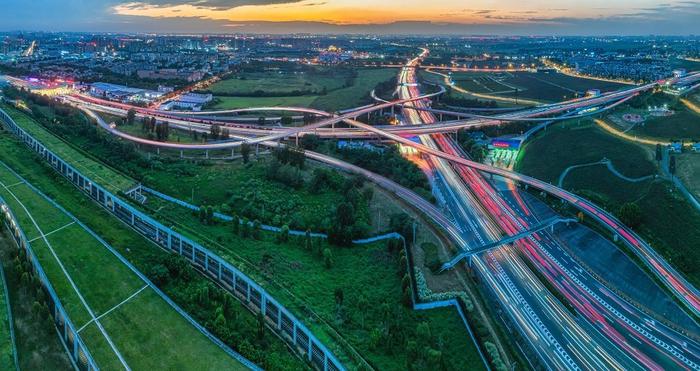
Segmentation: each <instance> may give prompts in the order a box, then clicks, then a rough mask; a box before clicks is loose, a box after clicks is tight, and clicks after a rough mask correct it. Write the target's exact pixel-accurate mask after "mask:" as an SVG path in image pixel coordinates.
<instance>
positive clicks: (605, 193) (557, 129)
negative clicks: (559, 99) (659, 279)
mask: <svg viewBox="0 0 700 371" xmlns="http://www.w3.org/2000/svg"><path fill="white" fill-rule="evenodd" d="M603 156H604V157H607V158H608V159H611V160H612V162H613V164H614V165H615V167H616V168H617V169H618V170H619V171H620V172H621V173H623V174H625V175H626V176H629V177H640V176H644V175H648V174H655V173H657V170H656V164H655V163H654V162H653V160H652V159H650V156H651V149H650V150H645V149H644V148H642V147H639V146H637V145H636V144H632V143H629V142H625V141H623V140H621V139H618V138H616V137H612V136H609V135H607V134H605V133H604V132H602V131H601V130H600V129H598V128H596V127H595V126H592V125H591V124H590V123H587V122H586V123H582V124H580V125H579V124H576V123H574V122H565V123H562V124H557V125H555V126H552V127H550V128H548V129H547V130H546V131H544V132H540V133H539V134H537V135H536V136H535V137H534V138H533V139H532V140H531V142H530V143H528V144H527V145H526V146H525V148H524V149H523V150H522V152H521V156H520V158H519V160H518V163H517V165H516V169H517V171H519V172H522V173H524V174H528V175H531V176H534V177H536V178H539V179H542V180H545V181H548V182H553V183H556V181H557V179H558V177H559V175H560V174H561V172H562V171H563V170H564V169H565V168H567V167H568V166H571V165H576V164H582V163H589V162H595V161H598V160H600V159H601V158H602V157H603ZM564 188H566V189H568V190H573V191H575V192H577V193H579V194H582V195H583V196H585V197H587V198H589V199H591V200H592V201H594V202H596V203H598V204H599V205H600V206H602V207H604V208H606V209H607V210H608V211H611V212H613V213H615V212H617V211H618V210H619V208H620V206H621V205H622V204H623V203H625V202H636V203H637V204H638V205H639V206H640V208H641V209H642V213H643V215H644V217H643V220H642V223H641V225H640V226H639V227H638V228H637V231H638V232H639V233H640V235H641V236H642V237H643V238H645V239H646V240H647V241H648V242H649V243H650V244H651V245H652V246H653V247H654V248H655V249H656V250H657V251H659V252H660V253H661V254H662V255H663V256H664V257H665V258H666V259H667V260H668V261H669V262H670V263H671V264H672V265H674V266H675V267H676V268H677V269H678V270H679V271H680V272H682V273H683V274H684V275H685V276H686V277H687V278H688V280H689V281H690V282H691V283H693V284H694V285H698V284H700V268H699V267H698V266H697V265H696V264H693V263H692V262H695V261H698V259H700V250H698V249H696V248H695V246H698V244H700V213H699V212H698V211H697V210H696V209H695V208H693V207H692V206H691V205H690V204H689V203H688V202H687V200H686V199H685V198H683V197H682V195H681V194H680V193H679V192H678V191H676V190H675V189H674V187H673V186H671V184H670V183H669V182H668V181H664V180H654V181H651V180H647V181H643V182H638V183H630V182H627V181H623V180H621V179H619V178H617V177H616V176H614V175H613V174H612V173H610V172H609V171H608V169H607V168H605V167H604V166H594V167H586V168H579V169H576V170H573V171H572V172H570V173H569V175H568V176H567V178H566V180H565V182H564Z"/></svg>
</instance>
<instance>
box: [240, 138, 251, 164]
mask: <svg viewBox="0 0 700 371" xmlns="http://www.w3.org/2000/svg"><path fill="white" fill-rule="evenodd" d="M241 156H243V163H244V164H247V163H248V159H249V158H250V144H248V143H243V144H241Z"/></svg>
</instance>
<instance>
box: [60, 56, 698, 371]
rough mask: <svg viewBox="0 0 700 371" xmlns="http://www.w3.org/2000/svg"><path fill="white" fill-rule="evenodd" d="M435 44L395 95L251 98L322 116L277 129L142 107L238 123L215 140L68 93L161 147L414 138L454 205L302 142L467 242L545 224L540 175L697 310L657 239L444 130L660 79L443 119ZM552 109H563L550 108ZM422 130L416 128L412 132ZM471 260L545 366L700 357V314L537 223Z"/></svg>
mask: <svg viewBox="0 0 700 371" xmlns="http://www.w3.org/2000/svg"><path fill="white" fill-rule="evenodd" d="M427 53H428V51H427V50H424V52H423V54H421V56H419V57H417V58H415V59H413V60H411V61H409V62H408V64H407V65H406V66H405V67H403V68H402V69H401V72H400V74H399V85H398V95H399V97H398V99H397V100H394V101H391V102H382V103H379V104H376V105H370V106H365V107H360V108H359V109H357V110H353V111H349V112H344V113H340V114H330V113H326V112H323V111H317V110H310V109H304V108H294V107H283V108H272V109H268V108H256V109H250V110H251V111H264V110H270V111H272V110H278V111H280V110H281V111H287V112H302V113H303V112H306V113H309V114H314V115H317V116H322V117H324V118H323V119H321V120H319V121H317V122H314V123H312V124H309V125H305V126H299V127H289V128H284V127H282V128H275V129H273V130H270V128H269V127H268V128H260V127H257V126H255V125H241V124H237V123H232V122H228V123H227V122H221V123H220V122H219V121H216V120H208V121H207V120H202V119H201V118H199V119H197V118H196V116H195V115H188V114H185V113H182V114H177V115H174V114H173V113H172V112H157V111H155V110H148V111H146V110H143V109H140V112H138V114H139V115H140V116H148V115H152V116H156V117H158V119H159V120H161V121H167V122H169V123H170V125H171V126H173V127H179V128H183V129H187V130H197V131H202V132H208V131H209V125H211V124H212V123H217V124H222V125H226V127H228V128H229V130H230V132H231V133H232V135H231V139H232V140H231V141H224V142H217V143H206V144H182V143H168V142H156V141H150V140H147V139H143V138H139V137H136V136H132V135H129V134H126V133H123V132H121V131H119V130H118V128H117V127H116V126H115V125H111V124H108V123H106V122H104V121H103V120H102V119H101V118H100V117H99V116H98V115H97V114H95V113H94V112H93V111H99V112H105V113H111V114H119V115H124V114H126V109H127V108H128V107H117V106H115V105H114V104H113V103H105V102H102V101H99V100H95V99H88V98H86V97H84V96H70V97H64V99H66V100H67V101H68V102H70V103H71V104H74V105H76V106H78V107H80V108H82V109H84V110H85V111H86V112H87V113H88V114H90V115H91V116H93V117H94V118H95V119H96V120H97V121H98V123H100V125H101V126H102V127H103V128H104V129H105V130H107V131H109V132H110V133H112V134H114V135H117V136H120V137H121V138H123V139H126V140H130V141H134V142H136V143H141V144H145V145H149V146H156V147H159V148H170V149H178V150H217V149H230V148H234V147H237V146H240V145H242V143H244V142H247V143H249V144H261V145H265V146H279V145H283V144H281V143H280V142H279V141H280V140H283V139H288V138H294V137H295V136H300V135H305V134H308V133H315V134H318V135H319V136H323V137H341V138H342V137H344V138H348V137H349V138H356V137H357V138H362V137H364V138H367V137H370V138H371V137H381V138H384V139H388V140H392V141H395V142H398V143H401V145H404V146H410V147H413V148H415V149H416V150H418V151H419V152H421V153H423V154H425V155H427V158H428V160H429V161H428V163H429V164H430V169H429V172H430V174H431V177H432V180H433V184H435V186H436V192H439V193H440V194H441V195H442V198H443V199H444V200H445V205H446V207H447V209H448V210H449V213H448V214H449V215H448V216H446V215H445V213H444V212H443V211H441V210H439V209H438V208H436V207H435V206H434V205H432V204H430V203H428V202H427V201H425V200H423V199H422V198H421V197H419V196H418V195H416V194H415V193H413V192H412V191H410V190H407V189H405V188H403V187H401V186H399V185H398V184H396V183H394V182H392V181H391V180H388V179H386V178H384V177H382V176H379V175H377V174H373V173H371V172H369V171H366V170H364V169H361V168H358V167H356V166H354V165H350V164H347V163H344V162H342V161H339V160H337V159H333V158H332V157H329V156H326V155H323V154H319V153H315V152H311V151H306V152H305V154H306V155H307V156H308V157H310V158H312V159H315V160H318V161H321V162H325V163H327V164H330V165H331V166H334V167H337V168H341V169H343V170H345V171H349V172H354V173H358V174H361V175H363V176H365V177H367V178H368V179H370V180H371V181H373V182H375V183H377V184H378V185H379V186H381V187H383V188H385V189H387V190H388V191H390V192H392V193H394V194H396V195H398V196H399V197H401V198H402V199H403V200H404V201H406V202H407V203H409V204H412V205H413V207H415V208H416V209H417V210H420V211H421V212H423V213H425V214H426V215H427V216H429V217H430V218H431V219H432V220H433V221H434V222H435V223H436V224H437V225H438V226H440V227H442V228H444V229H445V231H446V233H447V234H448V235H449V236H450V237H451V239H452V240H453V242H454V243H455V245H456V246H458V248H460V249H463V250H470V249H476V248H478V247H480V246H483V245H485V244H488V243H491V242H494V241H498V240H500V239H502V238H503V237H504V236H510V235H515V234H518V233H521V232H522V231H526V230H528V229H530V228H531V227H533V226H536V225H538V224H539V223H540V222H541V218H540V217H539V216H538V215H537V214H536V213H535V212H534V211H533V210H532V209H531V202H532V200H530V201H526V200H525V198H526V197H525V195H524V194H523V191H522V189H521V188H520V187H519V185H528V186H531V187H534V188H536V189H539V190H541V191H544V192H546V193H548V194H551V195H553V196H555V197H556V198H559V199H562V200H564V201H566V202H568V203H569V204H571V205H572V206H573V207H576V208H578V209H579V210H581V211H582V212H584V213H585V214H587V215H589V216H590V217H592V218H593V219H594V220H596V221H598V222H599V223H600V224H601V225H603V226H605V227H606V228H608V229H609V230H610V231H611V232H612V233H614V234H616V235H618V236H619V237H620V239H621V240H622V241H623V242H624V243H626V244H627V245H628V246H629V247H630V249H631V251H633V252H634V253H635V254H637V256H638V257H639V258H640V260H641V261H642V262H643V263H644V264H646V265H647V266H648V267H649V268H650V271H651V272H653V273H654V274H655V275H656V277H657V278H658V279H659V281H660V282H661V283H663V284H664V285H665V286H666V288H667V289H668V290H669V291H670V292H672V293H673V294H674V295H675V296H676V298H678V300H680V301H681V302H682V303H683V304H684V305H685V306H686V307H687V308H688V310H689V311H691V312H692V313H694V314H695V315H696V316H697V315H699V314H700V299H698V297H699V295H698V291H697V289H696V288H694V287H693V286H692V285H690V284H689V283H688V282H687V281H686V280H685V279H684V278H683V277H682V276H681V275H680V274H679V273H678V272H676V271H675V270H674V269H673V268H672V267H671V266H670V265H669V264H668V263H667V262H666V261H665V260H664V259H663V258H661V257H660V256H659V255H658V254H657V253H656V252H655V251H654V250H653V248H652V247H651V246H649V245H648V244H647V243H646V242H645V241H643V240H642V239H641V238H639V237H638V236H637V235H636V234H635V233H634V232H633V231H632V230H630V229H629V228H627V227H625V226H624V225H622V223H620V222H619V221H618V220H617V219H615V218H614V217H612V216H611V215H609V214H608V213H607V212H605V211H604V210H602V209H601V208H599V207H598V206H596V205H594V204H592V203H590V202H589V201H587V200H585V199H582V198H580V197H578V196H576V195H574V194H571V193H569V192H567V191H565V190H562V189H559V188H557V187H555V186H552V185H550V184H548V183H545V182H542V181H539V180H537V179H534V178H531V177H527V176H525V175H522V174H518V173H514V172H510V171H507V170H503V169H498V168H493V167H491V166H488V165H484V164H481V163H476V162H473V161H470V160H469V159H468V156H467V155H466V154H464V153H462V152H461V150H460V149H459V147H458V146H457V145H456V144H455V143H454V142H453V140H452V139H451V138H450V137H449V136H447V135H445V134H443V133H449V132H454V131H455V130H457V129H458V128H461V127H478V126H483V125H498V124H501V123H502V122H504V121H518V120H533V121H552V120H555V119H563V118H570V117H572V116H573V117H575V116H576V115H583V114H586V113H585V112H584V111H585V110H586V109H589V108H591V107H597V109H598V111H597V112H600V111H599V110H602V109H606V108H610V107H613V106H614V105H616V104H621V103H622V102H624V101H626V100H627V99H631V98H632V97H634V96H635V95H636V94H638V93H640V92H642V91H645V90H648V89H651V88H652V87H654V86H656V85H657V84H656V83H653V84H647V85H642V86H636V87H633V88H630V89H625V90H621V91H617V92H612V93H607V94H603V95H601V96H600V97H593V98H584V99H577V100H573V101H567V102H562V103H558V104H553V105H545V106H538V107H535V108H531V109H527V110H522V111H517V112H508V113H503V114H499V115H494V116H484V115H470V116H467V118H465V119H458V120H455V121H450V122H441V123H436V121H437V120H436V117H435V114H434V113H433V110H432V109H431V108H430V106H429V98H430V97H433V96H435V95H437V94H439V93H440V92H437V93H432V94H428V95H421V93H420V91H419V86H418V84H417V82H418V81H417V76H416V70H417V68H416V67H417V65H418V64H419V63H420V60H421V59H422V58H424V57H425V56H426V55H427ZM697 77H698V75H691V76H690V77H689V78H692V79H696V78H697ZM397 105H400V106H401V107H402V113H403V114H402V116H403V118H404V120H403V121H402V123H401V124H402V125H399V126H394V127H382V126H371V125H367V124H364V123H362V122H360V121H358V120H357V119H356V118H358V117H360V116H362V115H364V114H368V113H370V112H372V111H375V110H380V109H390V108H391V107H393V106H397ZM239 111H240V110H239ZM594 112H595V111H594ZM227 113H231V111H224V112H207V113H206V114H200V116H206V115H207V114H208V115H210V116H212V115H221V114H227ZM443 113H444V111H443ZM556 114H560V115H561V116H559V117H556V116H554V115H556ZM462 117H464V116H462ZM341 122H342V123H344V125H343V126H342V127H333V128H328V126H333V125H335V124H338V123H341ZM416 135H418V139H419V140H418V141H416V140H412V139H411V137H414V136H416ZM488 174H490V175H488ZM525 258H526V259H528V260H529V261H530V262H531V264H533V265H534V266H536V267H537V270H538V271H539V272H540V273H541V274H542V275H544V276H545V277H546V279H547V280H548V281H549V282H550V283H551V284H552V285H553V286H554V287H556V289H557V291H559V292H560V293H561V294H562V295H563V296H564V297H565V298H566V299H567V301H568V302H569V303H570V305H573V306H574V307H575V309H576V310H575V313H576V314H574V313H573V312H572V311H571V310H569V309H567V308H566V306H565V305H562V304H561V303H560V302H559V300H558V299H557V298H555V297H554V296H553V295H552V294H551V293H550V292H549V290H548V289H547V288H546V287H544V286H543V285H542V284H541V283H540V281H539V279H538V277H537V276H536V275H535V274H533V273H532V271H531V270H530V269H529V268H528V265H527V264H526V263H525V262H524V259H525ZM470 263H471V265H472V267H473V268H474V270H475V271H476V272H478V275H479V277H480V278H481V279H482V282H483V284H484V286H485V287H487V288H488V290H489V291H490V292H491V293H492V295H493V296H494V297H495V298H496V299H497V301H498V302H500V304H501V308H502V310H503V312H504V313H505V314H506V315H507V317H508V318H509V321H510V323H511V324H512V325H513V326H514V327H515V328H517V329H518V331H519V332H520V334H521V335H522V337H523V338H525V339H526V340H527V341H528V343H529V348H530V349H532V350H533V351H534V352H535V353H537V354H538V358H539V360H540V362H541V363H542V364H543V365H545V366H546V367H547V368H551V369H608V368H614V369H665V368H684V369H695V370H698V369H700V343H698V340H697V339H698V336H699V334H700V330H699V329H698V327H697V326H695V328H687V329H686V331H685V332H684V333H681V332H679V331H676V330H674V329H671V328H669V327H667V326H665V325H664V324H661V323H659V322H658V321H655V320H654V318H653V317H651V316H650V315H648V314H646V313H644V312H643V311H641V310H640V309H638V308H636V307H635V306H633V305H631V304H630V303H628V302H626V301H625V300H624V299H622V298H621V297H619V296H618V295H616V294H615V293H613V292H612V291H611V290H610V289H609V288H606V287H605V285H603V284H602V283H601V282H599V281H597V280H596V279H595V278H594V277H593V276H591V275H590V274H589V273H588V272H587V271H586V270H585V269H583V268H582V267H581V266H580V265H579V264H578V263H577V261H576V260H575V259H574V258H573V257H572V256H570V255H569V253H568V252H567V249H566V248H565V246H562V244H561V241H560V240H559V239H557V238H556V233H555V232H553V231H540V232H537V233H535V234H531V235H530V236H529V237H527V238H523V239H520V240H518V241H517V242H515V243H512V244H508V245H506V246H503V247H500V248H498V249H494V250H491V251H487V252H484V253H482V254H479V255H475V256H474V257H473V258H472V259H471V262H470Z"/></svg>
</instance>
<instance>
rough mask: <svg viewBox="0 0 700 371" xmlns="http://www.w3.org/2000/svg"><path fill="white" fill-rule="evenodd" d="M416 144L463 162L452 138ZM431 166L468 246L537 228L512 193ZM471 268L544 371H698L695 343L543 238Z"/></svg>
mask: <svg viewBox="0 0 700 371" xmlns="http://www.w3.org/2000/svg"><path fill="white" fill-rule="evenodd" d="M409 66H410V64H409ZM414 71H415V70H414V69H412V68H407V69H405V70H404V71H402V74H401V76H400V77H401V78H400V80H404V81H411V79H412V78H413V76H414V73H415V72H414ZM400 93H401V95H400V97H401V98H405V97H407V96H411V95H415V94H417V89H416V88H415V87H413V86H410V87H409V88H406V89H402V91H401V92H400ZM422 103H423V102H421V101H415V102H414V103H412V104H416V105H420V104H422ZM405 116H406V117H407V120H406V121H407V122H408V123H410V124H414V125H416V124H426V123H427V124H429V123H430V122H432V121H434V117H432V115H431V114H430V113H429V112H425V111H417V110H412V109H406V110H405ZM420 141H421V143H422V145H424V146H425V147H427V148H429V149H431V150H435V149H437V148H439V149H441V150H442V151H444V152H446V153H448V154H451V155H453V156H460V155H463V154H461V153H460V152H459V150H458V148H457V147H456V146H455V145H454V143H452V142H451V141H450V139H449V138H447V137H445V136H443V135H440V134H436V135H432V136H427V135H423V136H421V137H420ZM409 142H410V141H409ZM404 144H407V145H410V143H408V142H404ZM424 152H426V153H429V152H430V151H426V150H424ZM433 163H434V164H435V167H434V171H435V172H436V173H438V174H439V179H440V180H441V181H443V182H445V183H446V187H445V188H446V189H449V190H450V192H449V193H450V194H449V196H448V197H449V198H452V200H453V201H452V202H451V203H449V205H450V206H451V209H452V211H453V215H455V216H456V219H457V221H458V223H459V222H460V221H461V224H462V225H464V228H463V229H465V230H469V231H470V232H471V233H470V234H471V236H472V237H473V238H474V239H475V240H473V244H472V246H480V245H484V244H485V242H487V240H491V241H493V240H499V239H501V236H502V235H503V234H505V235H516V234H518V233H520V232H521V231H525V230H528V229H529V228H530V226H531V225H536V224H538V223H539V222H538V221H537V220H536V218H535V216H534V215H533V213H532V212H530V210H529V209H528V207H527V206H526V204H525V203H524V202H522V198H521V197H520V195H519V193H518V192H519V190H518V189H517V188H514V187H513V188H512V196H513V197H511V200H506V198H505V197H503V196H502V195H501V192H500V191H497V190H496V189H495V188H494V187H493V186H492V185H491V184H490V182H489V181H488V180H487V179H485V178H484V177H483V176H482V175H481V174H479V172H477V171H475V170H474V169H473V168H471V167H466V166H461V165H451V164H448V163H446V161H445V160H444V156H441V157H437V158H433ZM474 220H476V221H477V222H473V221H474ZM523 259H528V260H529V261H530V262H531V264H534V265H535V266H536V267H537V269H538V270H539V271H540V273H541V274H544V275H545V277H546V278H547V280H548V281H549V282H551V283H553V284H554V285H555V287H556V288H557V289H558V290H559V292H561V293H562V294H563V295H564V296H565V298H566V300H567V301H568V302H569V305H573V306H574V307H575V309H576V313H577V315H573V314H572V313H571V312H570V311H568V310H566V309H564V308H563V307H562V306H561V305H560V304H559V303H557V300H556V299H554V298H553V297H552V296H551V295H550V293H548V292H547V290H546V289H544V288H543V287H542V286H541V284H540V283H538V281H537V278H536V277H535V276H533V272H530V271H529V269H528V267H527V266H526V265H525V264H524V261H523ZM472 263H473V265H474V266H475V267H476V269H478V271H479V272H480V273H481V274H482V276H483V277H484V281H485V282H488V283H489V284H490V287H491V289H492V290H493V292H494V293H495V294H496V296H497V297H499V298H500V300H501V302H502V303H503V304H504V308H505V310H506V311H507V312H508V313H509V314H510V316H511V318H512V320H513V322H514V323H515V325H516V326H517V327H518V328H520V330H521V331H522V332H523V334H524V335H525V338H526V339H528V341H529V342H530V343H531V346H532V348H533V349H534V350H535V351H536V352H537V353H538V354H540V356H541V358H542V360H543V362H544V363H545V364H546V365H548V366H549V367H552V368H588V369H603V368H605V369H607V368H669V367H683V368H691V369H692V368H697V367H698V364H697V362H698V351H699V350H700V348H698V345H697V344H696V343H694V342H693V341H691V340H690V339H688V338H687V337H685V336H684V335H682V334H680V333H677V332H674V331H671V330H669V329H667V328H663V329H659V328H658V327H654V328H653V329H652V328H649V327H648V326H650V324H652V323H654V321H653V320H650V319H649V318H648V317H647V316H646V315H645V314H643V313H641V312H640V311H638V310H636V309H635V308H634V307H632V306H631V305H629V304H626V303H625V302H624V301H623V300H622V299H620V298H619V297H616V295H614V294H613V293H612V292H611V291H610V290H608V289H606V288H605V287H604V286H603V285H602V284H600V283H598V282H597V281H596V280H595V279H593V278H592V277H591V276H590V275H588V274H587V273H586V272H585V271H584V270H583V269H582V268H581V267H580V266H578V264H577V263H576V262H575V261H574V259H572V258H571V257H570V256H569V255H568V254H567V253H566V252H565V250H564V249H562V248H561V246H559V245H558V243H556V242H555V241H554V239H553V238H552V237H551V236H550V235H549V234H548V233H537V234H533V235H532V236H530V237H529V238H527V239H524V240H519V241H518V242H517V243H515V244H513V245H512V246H509V247H507V248H504V249H500V250H498V251H495V252H489V253H486V254H483V255H481V256H477V257H476V258H474V259H473V260H472ZM656 326H658V325H656ZM637 343H639V344H637ZM689 344H690V345H689ZM678 345H685V349H682V350H681V349H677V348H675V347H677V346H678Z"/></svg>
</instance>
